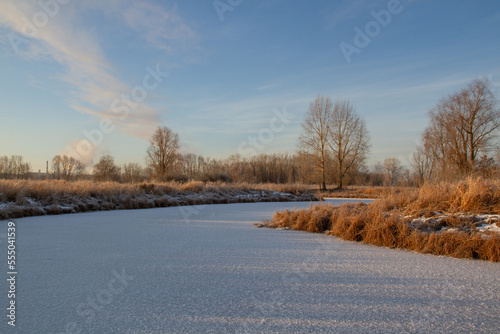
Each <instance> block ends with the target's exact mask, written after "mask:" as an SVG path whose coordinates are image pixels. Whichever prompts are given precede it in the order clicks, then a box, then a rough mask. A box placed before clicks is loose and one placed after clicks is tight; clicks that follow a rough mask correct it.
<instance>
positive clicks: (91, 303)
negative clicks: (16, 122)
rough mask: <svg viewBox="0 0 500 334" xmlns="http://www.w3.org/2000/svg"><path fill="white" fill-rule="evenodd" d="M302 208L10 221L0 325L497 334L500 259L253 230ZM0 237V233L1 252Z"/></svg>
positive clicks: (210, 208) (54, 329) (217, 208)
mask: <svg viewBox="0 0 500 334" xmlns="http://www.w3.org/2000/svg"><path fill="white" fill-rule="evenodd" d="M338 202H340V201H337V202H336V203H338ZM308 206H309V203H255V204H228V205H203V206H194V207H170V208H159V209H149V210H135V211H125V210H124V211H108V212H93V213H84V214H73V215H59V216H40V217H31V218H23V219H17V220H14V221H15V222H16V227H17V249H18V259H17V260H18V262H17V266H18V272H19V274H18V281H17V289H18V295H17V304H18V310H17V326H16V328H15V329H10V328H7V327H8V326H7V319H6V317H5V315H2V316H1V317H0V319H3V320H0V333H136V334H139V333H144V334H146V333H497V332H499V330H500V324H499V321H498V320H499V319H500V298H499V296H500V275H499V273H500V263H490V262H484V261H474V260H459V259H454V258H449V257H439V256H433V255H423V254H417V253H413V252H409V251H402V250H394V249H387V248H382V247H376V246H369V245H364V244H359V243H354V242H347V241H342V240H339V239H337V238H334V237H331V236H326V235H323V234H310V233H306V232H298V231H292V230H273V229H258V228H256V227H255V226H253V223H255V222H259V221H260V220H262V219H270V218H271V216H272V214H273V213H274V211H275V210H279V209H287V208H290V209H291V208H294V207H296V208H303V207H308ZM6 225H7V222H6V221H1V222H0V233H4V231H7V226H6ZM5 233H6V232H5ZM5 246H6V245H5V239H0V247H1V248H2V249H3V251H2V252H1V253H0V254H4V255H2V256H4V257H5V258H6V257H7V254H6V247H5ZM5 260H6V259H5ZM6 262H7V261H2V263H3V265H2V268H4V273H6V272H7V270H6V268H5V263H6ZM0 295H1V296H3V297H2V298H4V301H5V300H6V295H7V282H4V283H2V284H0ZM3 309H4V311H3V312H4V313H5V314H6V310H5V308H3Z"/></svg>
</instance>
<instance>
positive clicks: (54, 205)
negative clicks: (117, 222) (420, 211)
mask: <svg viewBox="0 0 500 334" xmlns="http://www.w3.org/2000/svg"><path fill="white" fill-rule="evenodd" d="M274 186H275V188H274V189H273V185H269V184H257V185H252V184H247V183H243V184H233V183H222V182H206V183H204V182H200V181H192V182H188V183H177V182H168V183H135V184H131V183H125V184H122V183H116V182H93V181H76V182H66V181H60V180H42V181H37V180H0V204H5V205H2V206H0V219H8V218H20V217H26V216H35V215H44V214H61V213H73V212H85V211H97V210H115V209H144V208H154V207H167V206H177V205H198V204H199V205H201V204H219V203H237V202H245V201H247V202H255V201H287V200H315V199H316V198H314V196H313V193H312V192H307V191H304V192H302V190H301V188H300V187H298V186H289V187H288V188H286V187H284V186H280V185H274ZM274 191H279V192H285V191H286V192H290V193H292V194H294V195H295V196H286V195H284V196H282V195H280V194H275V193H273V192H274ZM207 193H211V194H207ZM241 195H245V196H241ZM247 195H249V196H247Z"/></svg>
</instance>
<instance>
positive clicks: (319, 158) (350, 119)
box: [0, 79, 500, 190]
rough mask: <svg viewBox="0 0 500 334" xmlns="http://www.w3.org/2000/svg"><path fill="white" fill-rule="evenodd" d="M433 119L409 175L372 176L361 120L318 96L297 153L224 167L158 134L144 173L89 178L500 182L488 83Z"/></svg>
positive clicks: (5, 162)
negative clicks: (496, 178) (473, 177)
mask: <svg viewBox="0 0 500 334" xmlns="http://www.w3.org/2000/svg"><path fill="white" fill-rule="evenodd" d="M429 116H430V122H429V125H428V127H427V128H426V129H425V131H424V133H423V135H422V141H421V145H419V146H418V147H417V150H416V152H415V153H414V154H413V156H412V161H411V170H409V169H407V168H405V167H403V166H402V164H401V162H400V161H399V160H397V159H395V158H388V159H385V160H384V161H383V163H377V164H376V165H375V166H374V168H372V170H371V171H369V170H368V168H367V166H366V157H367V155H368V153H369V149H370V143H369V135H368V131H367V128H366V124H365V121H364V120H363V118H362V117H361V116H360V115H359V114H357V112H356V110H355V108H354V106H353V105H352V104H351V103H350V102H349V101H347V100H337V101H336V102H335V103H333V102H332V100H331V98H330V97H328V96H318V97H317V98H316V99H315V100H314V101H313V102H311V104H310V106H309V109H308V111H307V113H306V116H305V118H304V121H303V124H302V128H303V129H302V133H301V134H300V136H299V138H298V150H297V152H296V153H294V154H261V155H257V156H252V157H241V156H240V155H237V154H236V155H232V156H230V157H229V158H227V159H222V160H217V159H210V158H207V157H203V156H200V155H196V154H192V153H190V154H181V153H180V151H179V149H180V143H179V135H178V134H177V133H175V132H173V131H172V130H171V129H169V128H167V127H159V128H158V129H157V130H156V132H155V133H154V135H153V136H152V137H151V139H150V145H149V147H148V148H147V152H146V159H145V160H146V166H145V167H142V166H141V165H140V164H137V163H129V164H125V165H123V166H118V165H116V164H115V162H114V159H113V157H112V156H110V155H105V156H102V157H101V158H100V159H99V161H98V162H97V163H96V164H95V165H94V166H93V173H92V176H91V177H92V178H93V179H94V180H96V181H121V182H141V181H145V180H153V179H155V180H160V181H169V180H177V181H187V180H190V179H195V180H203V181H225V182H233V181H234V182H250V183H260V182H271V183H305V184H314V183H315V184H318V185H319V187H320V189H321V190H326V185H327V184H336V186H337V188H340V189H341V188H343V187H344V186H345V185H350V184H367V185H374V186H376V185H388V186H394V185H418V184H422V183H423V182H427V181H430V180H450V179H453V178H462V177H464V176H467V175H473V174H475V175H481V176H485V177H493V176H497V175H500V167H499V165H498V161H499V159H498V158H499V157H500V154H499V152H500V150H499V148H498V141H497V139H498V130H499V128H500V111H499V110H498V109H497V108H496V100H495V98H494V95H493V93H492V91H491V87H490V83H489V82H488V81H487V80H483V79H478V80H474V81H472V82H471V83H470V84H469V85H467V87H465V88H464V89H462V90H461V91H459V92H457V93H455V94H452V95H449V96H447V97H445V98H443V99H442V100H441V101H439V102H438V103H437V105H436V106H435V107H434V108H432V109H431V110H430V112H429ZM495 153H496V156H495ZM495 158H496V159H495ZM30 170H31V168H30V165H29V163H24V162H23V161H22V157H20V156H12V157H11V158H10V159H9V158H7V157H1V158H0V175H2V176H3V177H4V178H9V177H10V178H21V177H25V176H26V175H27V174H28V173H29V172H30ZM84 174H85V165H84V164H83V163H82V162H81V161H79V160H76V159H74V158H72V157H68V156H64V155H63V156H61V155H58V156H56V157H54V158H53V160H52V174H51V177H52V178H56V179H65V180H75V179H79V178H82V177H83V176H84ZM86 177H89V176H86Z"/></svg>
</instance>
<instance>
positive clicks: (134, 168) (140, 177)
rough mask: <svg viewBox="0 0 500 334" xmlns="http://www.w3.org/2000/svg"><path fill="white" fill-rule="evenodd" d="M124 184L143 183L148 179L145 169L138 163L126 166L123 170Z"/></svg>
mask: <svg viewBox="0 0 500 334" xmlns="http://www.w3.org/2000/svg"><path fill="white" fill-rule="evenodd" d="M121 177H122V182H129V183H132V182H142V181H144V180H145V179H146V176H145V173H144V168H142V167H141V165H139V164H138V163H134V162H131V163H128V164H124V165H123V168H122V175H121Z"/></svg>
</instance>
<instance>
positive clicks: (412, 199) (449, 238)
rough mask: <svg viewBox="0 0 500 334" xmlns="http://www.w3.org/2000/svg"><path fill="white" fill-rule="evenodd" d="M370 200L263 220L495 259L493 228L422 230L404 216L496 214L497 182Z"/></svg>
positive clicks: (498, 240)
mask: <svg viewBox="0 0 500 334" xmlns="http://www.w3.org/2000/svg"><path fill="white" fill-rule="evenodd" d="M384 196H385V197H383V198H382V199H381V200H379V201H375V202H374V203H372V204H369V205H367V204H344V205H341V206H338V207H334V206H331V205H316V206H314V207H313V206H311V207H309V209H304V210H296V211H289V210H287V211H282V212H277V213H275V215H274V217H273V219H272V220H271V221H270V222H268V223H266V224H263V225H262V226H268V227H289V228H291V229H296V230H304V231H308V232H315V233H322V232H325V231H327V233H328V234H331V235H335V236H337V237H340V238H342V239H345V240H351V241H359V242H364V243H368V244H373V245H378V246H385V247H391V248H405V249H409V250H413V251H417V252H421V253H429V254H436V255H447V256H452V257H457V258H469V259H482V260H489V261H497V262H498V261H500V236H498V235H497V234H494V233H489V234H480V233H477V232H475V231H474V230H473V229H470V231H469V232H464V231H458V232H442V233H436V232H431V233H426V232H423V231H421V230H419V229H416V228H412V227H411V226H410V225H408V224H407V223H406V222H405V220H404V218H403V215H405V214H416V215H421V214H425V213H429V212H433V211H440V212H452V213H458V212H467V213H495V214H498V213H500V183H499V182H498V181H485V180H482V179H469V180H467V181H463V182H459V183H455V184H445V183H443V184H437V185H426V186H424V187H422V188H421V189H420V190H418V189H415V190H411V189H407V190H404V191H401V192H392V193H390V192H388V193H386V194H385V195H384ZM441 224H446V225H449V226H450V227H455V226H459V225H463V224H467V222H464V221H461V220H457V219H455V218H453V217H450V218H449V219H448V220H445V221H442V222H441Z"/></svg>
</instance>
